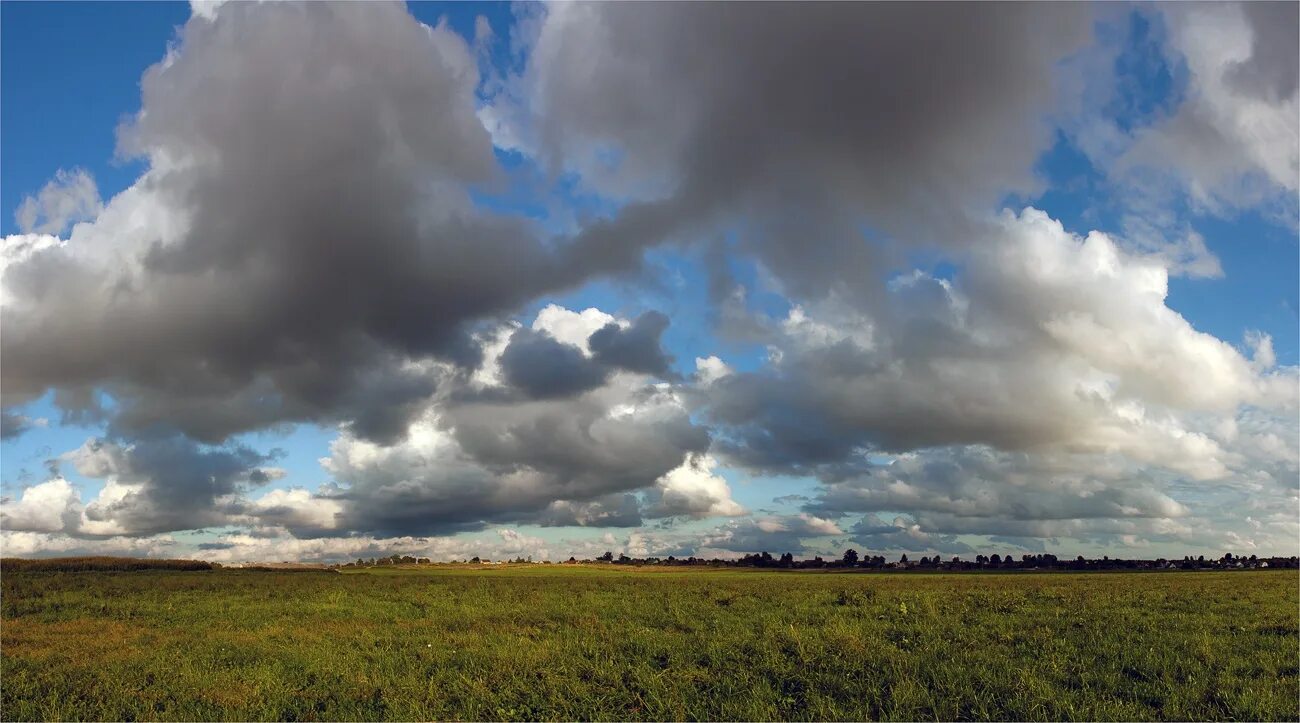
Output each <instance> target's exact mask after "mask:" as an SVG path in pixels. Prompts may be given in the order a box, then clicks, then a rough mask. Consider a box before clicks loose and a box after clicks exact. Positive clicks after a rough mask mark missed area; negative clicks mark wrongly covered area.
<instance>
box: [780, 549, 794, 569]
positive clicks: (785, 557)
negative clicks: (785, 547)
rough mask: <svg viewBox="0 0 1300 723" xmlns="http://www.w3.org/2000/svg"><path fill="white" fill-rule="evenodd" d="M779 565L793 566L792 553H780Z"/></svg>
mask: <svg viewBox="0 0 1300 723" xmlns="http://www.w3.org/2000/svg"><path fill="white" fill-rule="evenodd" d="M780 565H781V567H794V555H792V554H790V553H788V552H786V553H782V554H781V561H780Z"/></svg>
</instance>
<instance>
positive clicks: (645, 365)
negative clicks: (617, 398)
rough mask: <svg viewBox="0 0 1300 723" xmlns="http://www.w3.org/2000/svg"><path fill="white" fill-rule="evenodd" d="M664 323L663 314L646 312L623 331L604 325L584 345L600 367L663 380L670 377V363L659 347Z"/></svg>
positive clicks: (618, 327) (615, 326) (614, 326)
mask: <svg viewBox="0 0 1300 723" xmlns="http://www.w3.org/2000/svg"><path fill="white" fill-rule="evenodd" d="M668 323H669V322H668V317H667V316H665V315H664V314H662V313H660V312H658V311H647V312H645V313H644V314H642V315H641V316H639V317H637V319H636V320H635V321H633V322H632V325H631V326H629V327H628V328H626V329H624V328H623V327H621V326H619V325H618V324H607V325H606V326H605V327H604V328H602V329H598V330H597V331H596V333H594V334H592V335H591V337H589V338H588V340H587V344H588V345H589V346H590V347H591V353H592V355H593V356H594V358H595V359H596V360H597V361H599V362H600V363H602V364H606V365H608V366H611V367H617V368H619V369H625V370H627V371H631V372H638V373H641V374H652V375H654V376H657V377H659V378H661V379H666V378H669V377H670V376H671V372H670V370H669V365H671V364H672V361H673V360H672V357H670V356H668V354H667V353H665V352H664V350H663V347H661V346H660V338H661V337H662V336H663V333H664V330H666V329H667V328H668Z"/></svg>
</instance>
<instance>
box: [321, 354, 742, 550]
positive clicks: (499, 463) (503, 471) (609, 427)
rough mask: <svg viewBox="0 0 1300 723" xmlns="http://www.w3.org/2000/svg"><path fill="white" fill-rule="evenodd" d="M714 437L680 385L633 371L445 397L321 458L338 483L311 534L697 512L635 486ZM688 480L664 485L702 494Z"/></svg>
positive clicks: (616, 520)
mask: <svg viewBox="0 0 1300 723" xmlns="http://www.w3.org/2000/svg"><path fill="white" fill-rule="evenodd" d="M515 333H516V334H520V333H524V332H522V331H517V332H515ZM529 343H532V342H531V341H530V342H529ZM575 349H576V348H575ZM503 357H504V354H503ZM709 442H710V439H709V434H708V431H707V429H705V428H703V427H701V426H697V425H696V424H694V423H693V422H692V421H691V419H690V415H689V413H688V412H687V410H686V408H685V407H684V406H683V405H682V403H681V402H680V401H679V400H678V398H677V395H676V392H675V391H674V390H672V389H670V388H657V387H655V386H646V385H645V384H644V383H643V382H642V381H641V380H640V379H639V378H634V377H624V376H615V377H612V378H611V379H610V380H609V381H608V382H607V383H605V384H604V385H602V386H600V387H597V388H594V389H591V390H589V391H587V392H586V393H584V394H580V395H573V396H566V397H547V398H532V399H524V400H521V399H518V398H515V397H513V396H508V395H505V396H502V395H496V396H494V395H479V396H477V397H471V398H467V399H459V400H457V401H454V402H450V403H447V402H439V403H435V404H431V405H430V406H428V407H427V408H426V409H425V411H424V412H423V414H422V416H421V417H420V418H418V419H417V421H416V422H415V423H414V424H413V425H412V426H411V428H410V430H409V432H408V434H407V436H406V437H405V438H404V439H402V440H401V441H399V442H397V443H396V444H393V445H391V446H386V447H385V446H381V445H377V444H375V443H374V442H373V441H369V440H366V439H361V438H357V437H355V436H353V435H351V434H345V435H344V436H343V437H342V438H340V440H338V441H337V442H335V443H334V446H333V448H332V454H331V457H330V458H329V459H328V460H327V461H326V463H325V464H326V468H327V470H328V471H329V472H330V473H331V474H332V475H333V477H334V479H336V480H338V482H339V483H340V488H339V489H338V490H336V491H333V492H331V493H330V494H329V496H330V497H331V498H332V499H333V500H335V501H337V502H338V503H339V505H340V506H339V508H338V510H337V511H338V515H337V517H336V518H335V517H329V518H328V519H329V521H330V525H328V530H325V529H322V530H319V531H317V533H316V534H326V532H327V531H328V532H329V534H340V533H341V532H344V531H346V532H359V533H367V534H375V535H428V534H446V533H450V532H456V531H459V530H467V529H478V528H481V527H483V526H484V525H486V524H491V523H503V522H532V523H535V524H544V525H567V524H578V525H606V526H623V525H630V524H635V523H636V522H637V521H639V520H640V518H641V517H642V516H644V515H657V514H690V510H687V509H684V508H682V509H679V508H678V507H677V506H674V507H673V508H672V509H671V510H668V509H663V510H660V509H659V507H660V506H659V505H651V507H650V508H646V509H643V508H642V506H641V505H640V503H639V502H638V501H637V500H636V499H635V497H634V496H631V495H629V494H628V493H632V492H636V491H639V490H644V489H646V488H652V487H654V486H655V485H656V484H657V483H658V482H659V481H660V479H661V478H663V477H664V476H665V475H667V474H668V473H669V472H672V471H673V470H675V469H676V468H678V467H680V466H681V465H683V463H684V462H686V461H687V459H688V457H689V456H690V455H692V454H702V453H703V452H704V451H706V450H707V449H708V447H709ZM681 487H685V488H686V491H685V492H683V491H682V490H680V489H678V488H676V487H673V486H672V485H669V486H668V488H667V489H674V490H678V492H679V493H681V494H683V495H685V496H687V497H691V498H692V499H694V498H695V497H698V496H700V495H698V494H697V495H694V496H692V495H690V494H688V493H689V492H690V491H692V490H694V486H692V485H689V484H684V485H681ZM706 491H707V490H706ZM661 496H662V495H659V496H656V499H659V498H660V497H661ZM703 496H704V497H708V495H703ZM710 499H711V500H712V502H711V503H716V502H717V500H716V495H714V497H712V498H710ZM298 502H299V504H300V506H307V505H309V504H313V503H310V502H308V501H306V500H300V501H298ZM634 503H635V504H634Z"/></svg>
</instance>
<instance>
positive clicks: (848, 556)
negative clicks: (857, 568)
mask: <svg viewBox="0 0 1300 723" xmlns="http://www.w3.org/2000/svg"><path fill="white" fill-rule="evenodd" d="M840 561H841V562H843V563H844V564H845V565H856V564H858V551H857V550H854V549H852V548H850V549H848V550H845V551H844V557H843V558H841V559H840Z"/></svg>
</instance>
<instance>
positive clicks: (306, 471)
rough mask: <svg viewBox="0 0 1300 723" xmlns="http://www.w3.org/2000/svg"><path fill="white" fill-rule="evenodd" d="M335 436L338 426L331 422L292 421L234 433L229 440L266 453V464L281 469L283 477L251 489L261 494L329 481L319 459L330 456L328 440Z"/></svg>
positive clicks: (309, 486) (316, 485) (256, 494)
mask: <svg viewBox="0 0 1300 723" xmlns="http://www.w3.org/2000/svg"><path fill="white" fill-rule="evenodd" d="M337 437H338V430H337V429H335V428H334V427H333V426H322V425H317V424H294V425H289V426H285V427H281V428H278V429H265V430H260V431H256V432H248V433H245V434H241V435H238V436H236V437H235V438H233V439H232V440H231V442H232V443H233V444H243V445H247V446H248V447H251V448H253V449H255V450H257V451H258V452H260V453H262V454H265V455H268V456H269V457H270V459H269V460H268V461H267V462H266V466H268V467H278V468H280V469H282V470H284V472H285V475H284V477H281V478H279V479H273V480H271V481H270V482H268V483H267V484H265V485H262V486H260V487H258V488H257V489H255V490H252V496H253V497H260V496H262V495H263V494H265V493H267V492H270V491H271V490H273V489H289V488H293V487H303V488H306V489H308V490H312V491H315V490H316V489H317V488H319V487H320V485H321V484H322V483H324V482H327V481H330V476H329V474H328V473H327V472H326V471H325V469H324V468H323V467H321V464H320V460H321V459H322V458H326V457H329V454H330V443H331V442H333V441H334V440H335V439H336V438H337Z"/></svg>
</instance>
